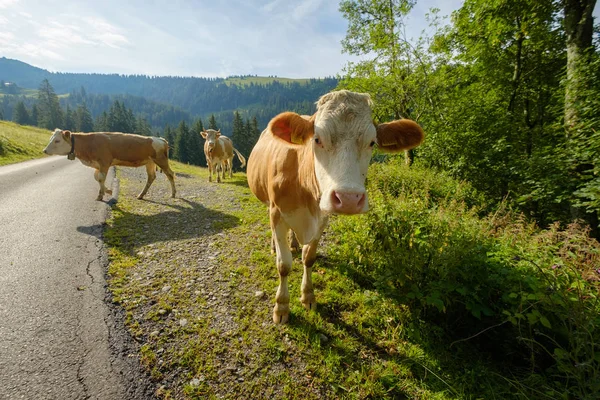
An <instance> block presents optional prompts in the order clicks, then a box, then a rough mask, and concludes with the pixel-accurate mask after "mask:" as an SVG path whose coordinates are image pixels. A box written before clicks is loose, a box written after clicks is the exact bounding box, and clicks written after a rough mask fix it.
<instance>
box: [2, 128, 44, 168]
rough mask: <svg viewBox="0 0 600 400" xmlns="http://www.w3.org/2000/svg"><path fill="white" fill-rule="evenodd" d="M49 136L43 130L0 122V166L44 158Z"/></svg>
mask: <svg viewBox="0 0 600 400" xmlns="http://www.w3.org/2000/svg"><path fill="white" fill-rule="evenodd" d="M50 136H51V135H50V132H49V131H48V130H45V129H40V128H35V127H32V126H25V125H18V124H15V123H13V122H8V121H0V165H7V164H13V163H17V162H20V161H26V160H31V159H34V158H41V157H44V156H45V155H44V153H42V150H44V147H46V145H47V144H48V140H50Z"/></svg>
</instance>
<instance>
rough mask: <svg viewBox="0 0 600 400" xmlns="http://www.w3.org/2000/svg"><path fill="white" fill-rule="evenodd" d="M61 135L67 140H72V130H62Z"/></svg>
mask: <svg viewBox="0 0 600 400" xmlns="http://www.w3.org/2000/svg"><path fill="white" fill-rule="evenodd" d="M61 135H62V137H63V139H65V140H66V141H67V142H70V141H71V131H62V133H61Z"/></svg>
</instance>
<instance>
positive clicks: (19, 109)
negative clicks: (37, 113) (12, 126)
mask: <svg viewBox="0 0 600 400" xmlns="http://www.w3.org/2000/svg"><path fill="white" fill-rule="evenodd" d="M13 121H14V122H16V123H17V124H19V125H29V124H30V121H31V117H30V116H29V112H28V111H27V107H25V103H23V102H22V101H19V102H18V103H17V105H16V106H15V110H14V111H13Z"/></svg>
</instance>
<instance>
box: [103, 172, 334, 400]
mask: <svg viewBox="0 0 600 400" xmlns="http://www.w3.org/2000/svg"><path fill="white" fill-rule="evenodd" d="M174 169H175V171H176V173H177V180H176V184H177V189H178V196H177V198H175V199H171V198H169V189H168V184H167V180H166V178H165V177H164V176H161V174H158V175H159V177H158V179H157V180H156V181H155V182H154V183H153V185H152V187H151V189H150V191H149V194H148V195H147V196H146V200H143V201H139V200H136V199H135V194H136V193H137V192H138V191H139V190H140V189H141V188H142V187H143V185H144V182H145V170H144V169H143V168H138V169H132V168H122V169H120V170H119V173H118V174H119V178H120V182H121V183H120V185H121V187H120V196H119V202H118V203H117V204H116V205H114V206H113V210H112V217H111V218H110V219H109V222H108V230H107V232H106V234H105V236H106V241H107V243H108V244H109V247H110V250H109V255H110V259H111V265H110V267H109V276H108V281H109V287H110V289H111V291H112V293H113V296H114V297H113V301H114V302H116V303H118V304H120V305H121V306H122V307H123V308H124V309H125V323H126V325H127V326H128V328H129V330H130V332H131V333H132V335H133V337H134V338H135V339H136V341H138V343H139V345H140V352H141V357H142V363H143V364H144V365H145V367H146V368H147V369H148V371H149V372H150V374H151V375H152V378H153V380H154V382H155V385H156V392H155V393H156V394H157V395H158V396H159V397H161V398H232V399H233V398H288V397H289V396H288V394H289V393H290V392H292V390H296V389H295V388H297V387H302V395H301V396H299V397H298V398H327V397H328V396H327V394H326V391H325V390H324V389H323V388H322V387H319V385H317V386H315V385H314V384H313V382H312V377H311V375H310V372H307V371H306V368H305V365H304V363H303V361H302V359H301V357H300V354H299V350H298V349H297V348H296V347H295V346H294V345H293V343H292V342H291V340H290V338H289V335H288V333H287V330H288V327H278V326H274V325H273V324H272V323H271V307H272V301H271V300H272V297H273V295H274V293H275V290H276V285H277V279H278V278H277V273H276V268H275V265H274V260H273V258H272V257H271V255H270V249H269V243H270V231H269V229H268V220H267V213H266V209H265V207H264V205H262V204H260V203H259V202H258V201H257V200H256V199H254V197H253V196H252V195H251V193H250V192H249V190H248V189H247V186H246V183H245V182H246V181H245V175H244V174H242V173H236V174H235V176H234V179H233V180H230V179H228V180H226V181H225V182H224V183H221V184H217V183H209V182H208V179H207V177H208V175H207V172H206V170H205V169H200V168H195V167H185V166H180V165H176V167H175V168H174ZM295 269H296V274H297V278H299V277H300V272H299V271H301V266H300V264H298V265H297V266H296V268H295ZM257 277H260V278H257ZM298 286H299V284H298ZM296 288H297V287H296ZM286 392H287V393H288V394H286ZM292 397H293V396H292Z"/></svg>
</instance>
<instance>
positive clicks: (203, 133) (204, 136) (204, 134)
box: [200, 131, 206, 139]
mask: <svg viewBox="0 0 600 400" xmlns="http://www.w3.org/2000/svg"><path fill="white" fill-rule="evenodd" d="M200 134H201V135H202V137H203V138H204V139H206V131H202V132H200Z"/></svg>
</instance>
